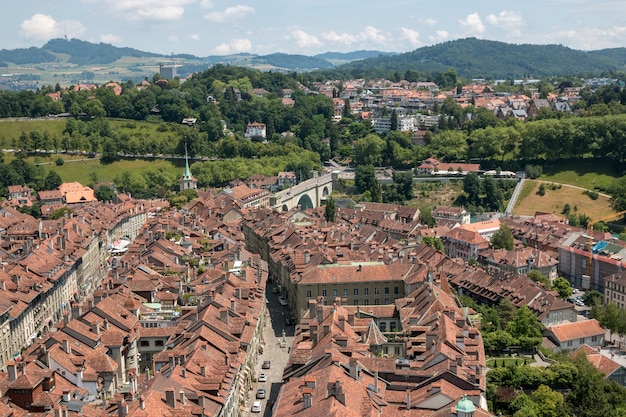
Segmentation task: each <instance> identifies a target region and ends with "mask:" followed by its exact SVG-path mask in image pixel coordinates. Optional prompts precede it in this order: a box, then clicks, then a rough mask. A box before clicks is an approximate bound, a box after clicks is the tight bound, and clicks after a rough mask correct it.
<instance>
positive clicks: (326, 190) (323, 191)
mask: <svg viewBox="0 0 626 417" xmlns="http://www.w3.org/2000/svg"><path fill="white" fill-rule="evenodd" d="M328 194H330V192H329V191H328V186H324V188H322V200H323V199H325V198H326V197H328Z"/></svg>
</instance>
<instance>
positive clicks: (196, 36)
mask: <svg viewBox="0 0 626 417" xmlns="http://www.w3.org/2000/svg"><path fill="white" fill-rule="evenodd" d="M189 39H191V40H192V41H199V40H200V34H199V33H192V34H191V35H189Z"/></svg>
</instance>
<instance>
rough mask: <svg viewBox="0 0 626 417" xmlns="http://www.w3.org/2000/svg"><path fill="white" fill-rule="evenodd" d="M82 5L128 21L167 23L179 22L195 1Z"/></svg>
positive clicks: (91, 0) (118, 0)
mask: <svg viewBox="0 0 626 417" xmlns="http://www.w3.org/2000/svg"><path fill="white" fill-rule="evenodd" d="M82 1H83V2H84V3H97V4H103V5H105V6H106V10H107V11H112V12H114V13H115V14H116V15H120V16H122V17H124V18H127V19H129V20H145V21H152V22H168V21H172V20H179V19H181V18H182V17H183V15H184V14H185V7H184V6H186V5H188V4H192V3H195V2H196V0H107V1H106V2H102V1H100V0H82Z"/></svg>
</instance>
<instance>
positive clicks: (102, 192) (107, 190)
mask: <svg viewBox="0 0 626 417" xmlns="http://www.w3.org/2000/svg"><path fill="white" fill-rule="evenodd" d="M95 195H96V198H97V199H98V200H99V201H113V199H114V198H115V191H113V188H111V187H109V186H108V185H101V186H100V187H98V189H97V190H96V191H95Z"/></svg>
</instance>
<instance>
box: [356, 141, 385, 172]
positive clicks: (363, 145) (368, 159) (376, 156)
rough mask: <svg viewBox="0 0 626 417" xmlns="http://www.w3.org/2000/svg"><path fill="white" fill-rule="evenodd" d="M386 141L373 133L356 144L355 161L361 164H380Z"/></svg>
mask: <svg viewBox="0 0 626 417" xmlns="http://www.w3.org/2000/svg"><path fill="white" fill-rule="evenodd" d="M384 148H385V141H384V140H382V139H381V138H380V137H379V136H378V135H377V134H375V133H371V134H369V135H367V136H365V137H364V138H361V139H359V140H357V141H356V143H355V144H354V162H355V163H356V164H357V166H359V165H372V166H379V165H380V163H381V161H382V152H383V149H384Z"/></svg>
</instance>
